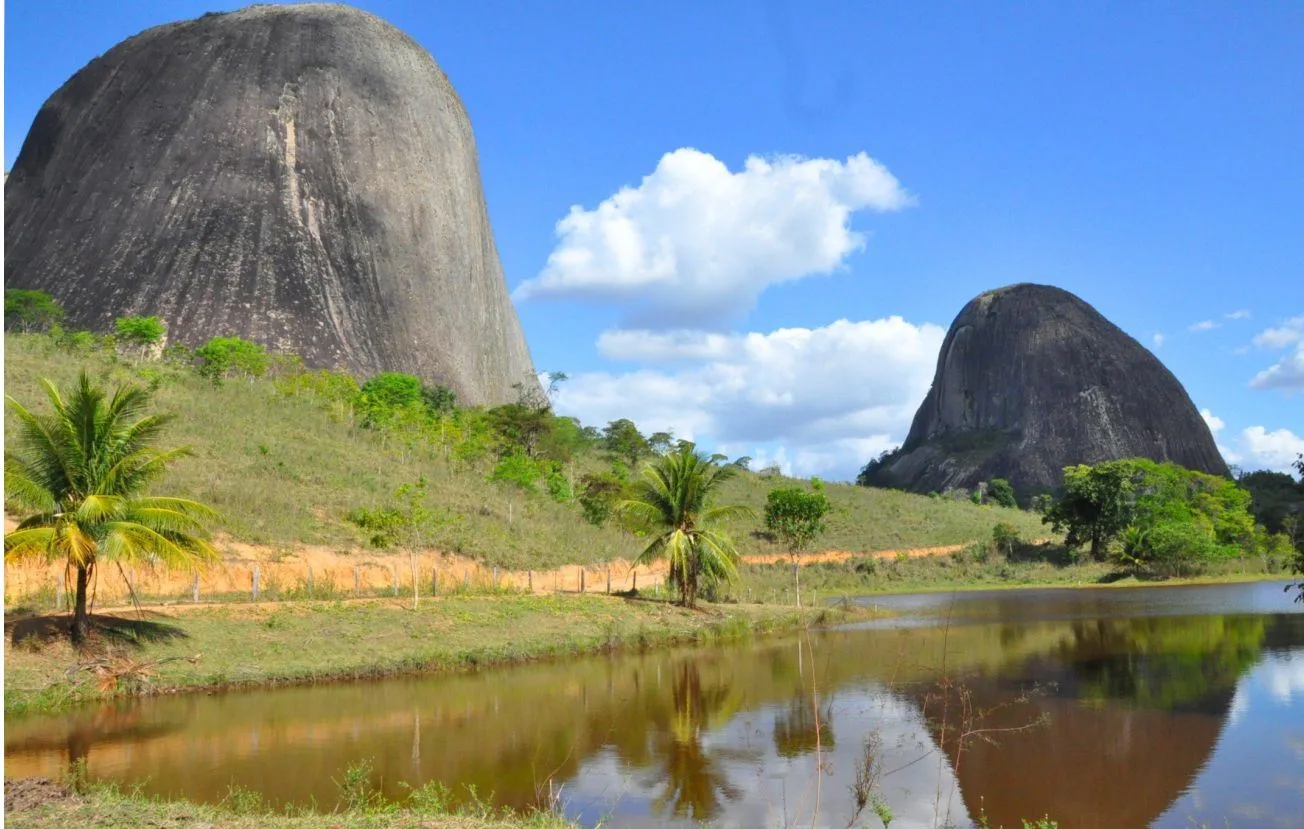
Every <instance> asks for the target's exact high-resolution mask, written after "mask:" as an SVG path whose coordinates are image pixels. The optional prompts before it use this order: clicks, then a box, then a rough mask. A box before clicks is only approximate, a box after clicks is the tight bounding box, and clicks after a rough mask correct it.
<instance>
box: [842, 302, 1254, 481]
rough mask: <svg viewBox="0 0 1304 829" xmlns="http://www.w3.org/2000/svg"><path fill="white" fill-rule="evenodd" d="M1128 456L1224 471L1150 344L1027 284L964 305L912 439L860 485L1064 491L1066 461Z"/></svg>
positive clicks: (1187, 400)
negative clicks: (1003, 485) (993, 485)
mask: <svg viewBox="0 0 1304 829" xmlns="http://www.w3.org/2000/svg"><path fill="white" fill-rule="evenodd" d="M1129 457H1144V458H1151V459H1153V460H1156V461H1172V462H1174V463H1178V464H1181V465H1182V466H1185V467H1187V468H1189V469H1197V470H1200V471H1202V472H1209V473H1212V474H1216V475H1226V474H1228V473H1227V464H1226V462H1225V461H1223V459H1222V456H1221V455H1220V454H1219V453H1218V449H1217V447H1216V446H1215V445H1214V440H1213V435H1212V434H1211V433H1210V432H1209V427H1208V426H1207V425H1206V424H1205V422H1204V419H1203V418H1202V417H1200V413H1199V412H1198V411H1196V408H1195V405H1194V404H1192V402H1191V399H1190V398H1189V397H1188V396H1187V394H1186V391H1185V389H1183V388H1182V384H1181V383H1179V382H1178V381H1177V378H1176V377H1174V376H1173V374H1172V372H1170V371H1169V370H1168V369H1166V368H1165V367H1164V365H1163V364H1162V363H1160V362H1159V360H1158V359H1157V358H1156V357H1155V356H1154V355H1153V354H1152V353H1150V351H1149V350H1147V349H1146V348H1144V347H1143V346H1142V345H1141V344H1140V343H1138V342H1137V341H1136V340H1134V339H1132V338H1131V337H1129V336H1128V335H1127V334H1125V333H1124V332H1123V331H1122V330H1121V329H1120V328H1118V326H1116V325H1114V324H1113V323H1111V322H1110V321H1109V320H1107V319H1105V318H1104V317H1103V316H1101V315H1100V313H1099V312H1098V311H1096V309H1094V308H1092V307H1091V306H1090V305H1088V304H1087V303H1085V302H1083V301H1082V300H1081V299H1079V298H1078V297H1076V296H1074V295H1073V294H1070V293H1069V292H1067V291H1064V290H1061V289H1059V288H1053V287H1050V286H1047V285H1030V284H1020V285H1012V286H1010V287H1007V288H1001V289H998V290H995V291H988V292H987V293H984V294H982V295H980V296H978V297H976V298H975V299H973V300H971V301H970V302H969V304H967V305H966V306H965V307H964V309H963V310H961V311H960V315H959V316H957V317H956V318H955V322H953V323H951V329H950V331H948V332H947V334H946V339H945V340H944V341H943V343H942V350H941V353H940V354H939V356H938V359H937V371H936V373H935V374H934V375H933V386H932V388H931V389H930V390H929V392H928V396H927V397H925V398H924V402H923V404H922V405H921V406H920V407H919V411H918V412H916V413H915V419H914V422H913V424H912V425H911V427H910V434H909V435H908V436H907V437H906V440H905V443H904V444H902V446H901V449H900V450H898V451H897V452H896V453H894V454H892V455H890V456H888V457H887V458H886V459H885V461H884V462H883V463H879V464H871V465H870V467H868V468H867V469H866V474H864V475H862V483H868V484H871V485H879V486H897V487H902V488H905V489H909V490H912V491H915V492H930V491H937V492H942V491H945V490H947V489H952V488H972V487H974V486H976V485H977V484H979V483H980V482H982V481H987V480H991V479H992V478H1007V479H1008V480H1009V481H1010V482H1011V483H1012V484H1013V485H1014V488H1015V490H1016V491H1017V492H1019V493H1020V495H1023V496H1027V495H1028V494H1031V493H1035V492H1040V491H1047V490H1051V489H1054V488H1055V487H1057V486H1058V485H1059V484H1060V481H1061V479H1062V477H1063V468H1064V467H1065V466H1069V465H1071V464H1080V463H1088V464H1089V463H1098V462H1100V461H1105V460H1115V459H1118V458H1129ZM866 479H867V480H866Z"/></svg>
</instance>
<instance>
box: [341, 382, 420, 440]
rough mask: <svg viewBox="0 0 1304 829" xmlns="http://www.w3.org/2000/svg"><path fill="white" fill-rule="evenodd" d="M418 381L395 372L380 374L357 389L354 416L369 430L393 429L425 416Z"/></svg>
mask: <svg viewBox="0 0 1304 829" xmlns="http://www.w3.org/2000/svg"><path fill="white" fill-rule="evenodd" d="M421 391H422V389H421V378H419V377H414V376H413V375H411V374H403V373H402V372H398V371H382V372H381V373H380V374H377V375H376V376H375V377H372V378H371V379H370V380H368V381H367V382H365V383H363V384H362V387H361V388H359V389H358V398H357V404H356V407H357V412H358V415H359V416H360V417H361V419H362V425H363V426H366V427H368V428H373V429H374V428H380V427H383V426H393V425H395V424H396V422H398V421H403V420H405V419H406V420H408V421H412V420H415V419H417V418H416V415H417V414H418V413H424V412H425V401H424V399H423V398H422V395H421Z"/></svg>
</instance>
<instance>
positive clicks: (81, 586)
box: [72, 564, 90, 645]
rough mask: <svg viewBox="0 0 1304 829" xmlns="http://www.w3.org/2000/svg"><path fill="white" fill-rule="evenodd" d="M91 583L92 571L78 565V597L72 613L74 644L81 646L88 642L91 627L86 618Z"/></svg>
mask: <svg viewBox="0 0 1304 829" xmlns="http://www.w3.org/2000/svg"><path fill="white" fill-rule="evenodd" d="M89 581H90V570H89V569H88V568H86V567H85V566H83V565H80V564H79V565H77V597H76V599H75V600H74V603H73V611H72V643H73V644H74V645H80V644H81V643H83V642H85V641H86V636H87V634H88V633H89V632H90V625H89V623H88V621H87V617H86V585H87V583H88V582H89Z"/></svg>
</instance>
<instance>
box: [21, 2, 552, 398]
mask: <svg viewBox="0 0 1304 829" xmlns="http://www.w3.org/2000/svg"><path fill="white" fill-rule="evenodd" d="M5 254H6V255H5V285H6V286H8V287H20V288H35V289H40V290H44V291H48V292H49V293H51V294H52V295H54V297H55V298H56V299H58V300H59V301H60V302H61V303H63V305H64V307H65V308H66V309H67V311H68V317H69V322H70V324H71V325H74V326H78V327H85V328H90V329H92V330H100V331H104V330H108V329H109V328H110V327H111V325H112V321H113V320H114V318H116V317H118V316H121V315H124V314H157V315H159V316H161V317H162V318H163V319H164V320H165V321H166V322H167V324H168V326H169V337H170V339H171V341H174V342H175V341H180V342H184V343H187V344H189V345H197V344H200V343H202V342H204V341H206V340H208V339H209V338H211V337H213V336H219V335H236V336H242V337H246V338H248V339H252V340H255V341H257V342H260V343H262V344H264V345H266V346H268V347H270V348H275V349H278V350H283V351H289V352H294V353H297V354H299V355H301V356H302V357H303V358H304V359H305V361H306V362H307V363H308V364H309V365H313V366H331V367H339V368H345V369H348V370H350V371H352V372H354V373H356V374H360V375H364V376H365V375H370V374H373V373H375V372H379V371H383V370H395V371H405V372H410V373H413V374H417V375H420V376H422V377H424V378H426V379H427V380H428V381H430V382H434V383H442V384H444V385H447V386H450V387H451V388H452V389H453V390H454V391H456V392H457V394H458V395H459V398H460V399H461V400H463V401H466V402H470V403H499V402H505V401H508V400H511V399H515V392H514V391H513V390H512V384H513V383H518V382H522V381H526V382H534V380H533V377H534V370H533V366H532V363H531V360H530V354H529V350H528V349H527V347H526V344H525V338H524V336H523V334H522V332H521V327H520V322H519V320H518V319H517V317H516V312H515V310H514V309H513V307H512V305H511V301H510V299H509V297H508V292H507V287H506V284H505V282H504V279H503V274H502V268H501V266H500V264H499V261H498V254H497V251H496V249H495V247H494V240H493V234H492V232H491V230H490V227H489V219H488V214H487V211H486V209H485V203H484V196H483V194H482V192H481V187H480V175H479V168H478V161H477V157H476V149H475V140H474V138H473V136H472V133H471V124H470V121H469V120H468V119H467V115H466V111H465V110H464V109H463V107H462V103H461V101H460V100H459V99H458V97H457V93H456V92H455V91H454V90H453V87H452V86H451V85H450V84H449V82H448V79H447V78H446V77H445V76H444V73H443V72H442V71H440V69H439V67H438V65H436V63H435V61H434V59H433V58H432V57H431V56H430V54H429V53H427V52H426V51H425V50H424V49H422V48H421V47H420V46H419V45H418V44H417V43H416V42H415V41H413V40H412V39H411V38H410V37H408V36H407V35H405V34H404V33H403V32H401V31H399V30H398V29H396V28H394V27H393V26H391V25H389V24H388V23H386V22H384V21H383V20H380V19H379V18H377V17H375V16H373V15H370V14H367V13H365V12H362V11H359V10H357V9H353V8H350V7H348V6H341V5H332V4H308V5H290V6H281V5H267V6H251V7H249V8H246V9H242V10H240V11H236V12H232V13H229V14H207V15H204V16H203V17H201V18H199V19H197V20H191V21H185V22H180V23H172V24H168V25H164V26H158V27H155V28H152V29H148V30H146V31H144V32H142V33H140V34H138V35H136V36H135V37H132V38H129V39H127V40H125V41H123V42H122V43H120V44H118V45H117V46H115V47H113V48H112V49H110V50H109V51H108V52H107V53H106V54H104V55H103V56H101V57H98V58H96V59H95V60H93V61H91V62H90V63H89V64H88V65H87V66H86V67H85V68H84V69H82V70H81V71H79V72H78V73H77V74H76V75H74V76H73V77H72V78H71V79H69V80H68V82H67V83H65V84H64V85H63V86H62V87H61V88H60V89H59V90H58V91H57V92H55V93H54V94H53V95H52V96H51V97H50V99H49V100H47V101H46V102H45V105H44V106H43V107H42V108H41V110H40V112H39V114H38V115H37V116H36V119H35V121H34V122H33V124H32V126H31V129H30V131H29V133H28V135H27V139H26V141H25V142H24V143H23V147H22V151H21V153H20V154H19V156H18V159H17V162H16V163H15V164H14V167H13V170H12V172H11V174H10V175H9V177H8V179H7V181H6V182H5Z"/></svg>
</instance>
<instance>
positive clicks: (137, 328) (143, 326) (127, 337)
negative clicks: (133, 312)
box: [113, 317, 167, 362]
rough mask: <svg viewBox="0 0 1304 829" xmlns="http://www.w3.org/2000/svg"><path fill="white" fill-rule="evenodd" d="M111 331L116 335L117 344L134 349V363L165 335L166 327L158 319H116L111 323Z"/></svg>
mask: <svg viewBox="0 0 1304 829" xmlns="http://www.w3.org/2000/svg"><path fill="white" fill-rule="evenodd" d="M113 329H114V330H115V331H116V332H117V334H118V342H120V343H122V344H124V345H128V346H132V347H134V348H135V349H136V362H140V360H141V358H142V357H144V356H145V352H147V351H148V350H149V347H150V346H152V345H154V344H155V343H157V342H158V341H159V340H161V339H163V335H164V334H166V333H167V326H166V325H164V324H163V320H161V319H159V318H158V317H118V318H117V319H116V320H114V321H113Z"/></svg>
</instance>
